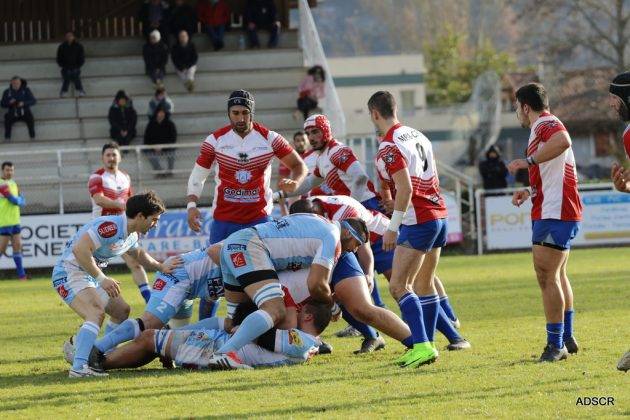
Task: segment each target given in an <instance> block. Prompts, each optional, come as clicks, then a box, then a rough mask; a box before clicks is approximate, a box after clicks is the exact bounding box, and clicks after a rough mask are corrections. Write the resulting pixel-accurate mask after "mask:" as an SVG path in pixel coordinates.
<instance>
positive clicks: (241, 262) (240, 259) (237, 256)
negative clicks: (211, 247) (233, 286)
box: [230, 252, 247, 268]
mask: <svg viewBox="0 0 630 420" xmlns="http://www.w3.org/2000/svg"><path fill="white" fill-rule="evenodd" d="M230 259H231V260H232V265H233V266H234V268H241V267H244V266H245V265H247V261H245V254H243V253H242V252H235V253H233V254H230Z"/></svg>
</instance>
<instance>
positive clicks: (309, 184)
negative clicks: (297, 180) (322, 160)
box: [273, 173, 324, 201]
mask: <svg viewBox="0 0 630 420" xmlns="http://www.w3.org/2000/svg"><path fill="white" fill-rule="evenodd" d="M322 182H324V178H321V177H319V176H317V175H316V174H315V173H312V174H310V175H309V176H307V177H306V178H305V179H304V181H303V182H302V183H301V184H300V185H299V187H297V188H296V189H295V190H294V191H293V192H285V191H283V190H280V191H276V192H275V193H274V194H273V199H274V201H278V200H279V199H280V197H284V198H286V197H297V196H300V195H305V194H308V192H309V191H310V190H312V189H313V188H315V187H319V186H320V185H321V184H322Z"/></svg>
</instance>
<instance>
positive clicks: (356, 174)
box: [345, 160, 370, 200]
mask: <svg viewBox="0 0 630 420" xmlns="http://www.w3.org/2000/svg"><path fill="white" fill-rule="evenodd" d="M345 173H347V174H348V175H349V176H350V179H351V184H350V185H349V186H348V187H349V188H350V196H351V197H352V198H355V199H357V200H361V195H360V192H361V191H362V189H363V188H364V187H365V185H366V184H367V183H368V181H369V180H370V178H368V175H367V173H366V172H365V169H364V168H363V165H361V163H360V162H359V161H358V160H357V161H355V162H352V164H351V165H350V166H348V168H347V169H346V170H345Z"/></svg>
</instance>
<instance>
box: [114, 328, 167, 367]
mask: <svg viewBox="0 0 630 420" xmlns="http://www.w3.org/2000/svg"><path fill="white" fill-rule="evenodd" d="M156 331H157V330H154V329H151V330H145V331H143V332H142V334H140V335H139V336H138V337H137V338H135V339H134V340H133V341H130V342H128V343H126V344H124V345H122V346H120V347H118V348H116V349H115V350H114V351H112V352H111V353H109V354H108V355H107V357H106V358H105V360H104V361H103V368H104V369H105V370H110V369H125V368H136V367H140V366H144V365H146V364H147V363H149V362H151V361H152V360H153V359H155V358H156V357H158V355H157V354H156V353H155V344H154V343H155V341H154V340H155V333H156ZM172 341H173V336H172V335H171V336H169V338H168V340H167V342H166V344H165V345H166V348H167V349H168V348H169V346H170V344H171V342H172Z"/></svg>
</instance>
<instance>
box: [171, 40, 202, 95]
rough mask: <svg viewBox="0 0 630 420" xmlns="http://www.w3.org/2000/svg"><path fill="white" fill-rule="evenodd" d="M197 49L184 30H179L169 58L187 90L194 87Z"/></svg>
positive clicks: (191, 89)
mask: <svg viewBox="0 0 630 420" xmlns="http://www.w3.org/2000/svg"><path fill="white" fill-rule="evenodd" d="M198 58H199V57H198V56H197V50H196V49H195V44H193V43H192V42H191V41H190V40H189V36H188V33H187V32H186V31H183V30H182V31H180V32H179V35H178V36H177V43H176V44H175V45H174V46H173V50H172V51H171V59H172V60H173V65H174V66H175V69H176V72H177V75H178V76H179V78H180V79H182V81H183V82H184V86H186V89H188V92H192V91H193V90H194V89H195V72H196V71H197V59H198Z"/></svg>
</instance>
